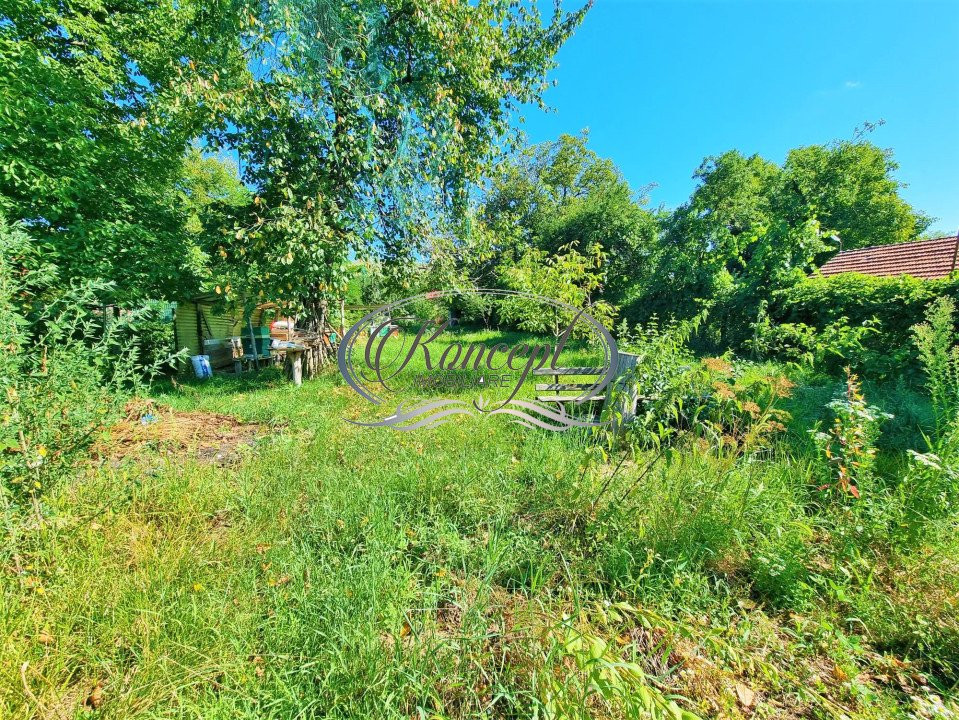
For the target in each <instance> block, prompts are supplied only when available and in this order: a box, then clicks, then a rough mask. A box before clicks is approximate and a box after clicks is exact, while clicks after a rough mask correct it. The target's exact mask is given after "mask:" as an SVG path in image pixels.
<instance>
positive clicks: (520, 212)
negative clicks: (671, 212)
mask: <svg viewBox="0 0 959 720" xmlns="http://www.w3.org/2000/svg"><path fill="white" fill-rule="evenodd" d="M588 141H589V135H588V133H587V132H586V131H584V132H583V133H582V134H580V135H579V136H572V135H561V136H560V138H559V139H558V140H556V141H554V142H547V143H542V144H540V145H534V146H532V147H529V148H526V149H525V150H523V151H522V152H519V153H517V154H515V155H514V156H513V157H512V158H510V161H509V162H508V163H506V164H505V165H504V166H503V167H502V168H500V169H499V170H498V171H497V172H496V174H495V175H494V176H493V179H492V182H491V187H490V188H489V190H488V191H487V193H486V195H485V197H484V198H483V201H482V207H481V223H482V225H483V226H484V228H483V229H485V230H486V231H487V232H491V233H493V235H494V239H493V240H492V241H491V242H490V243H489V247H488V248H486V250H487V253H488V255H489V256H490V257H489V258H488V259H487V260H486V264H487V266H502V265H509V264H510V263H511V262H513V261H515V260H516V258H518V257H519V256H521V255H522V254H523V251H524V248H526V247H533V248H536V249H538V250H541V251H543V252H545V253H547V254H550V255H552V254H558V253H560V252H561V249H562V248H565V247H568V246H570V245H572V244H573V243H577V244H578V245H579V247H582V248H586V247H594V246H598V247H600V248H601V249H602V251H603V252H604V253H605V254H606V257H607V262H606V266H605V267H604V271H603V275H602V289H603V293H604V295H605V296H606V297H607V298H608V299H609V300H610V301H611V302H616V299H617V298H619V297H621V296H622V293H623V292H624V290H625V288H626V287H627V286H628V285H629V284H630V282H631V278H632V277H633V276H634V275H635V273H636V270H637V266H640V265H642V263H643V262H644V261H645V257H646V256H647V255H648V254H649V252H650V248H651V246H652V243H653V242H654V239H655V236H656V231H657V228H656V217H655V215H654V214H653V213H651V212H650V211H649V210H646V209H645V208H644V207H643V205H644V204H645V199H644V198H642V197H637V196H636V195H635V194H634V192H633V190H632V189H631V188H630V187H629V184H628V183H627V182H626V181H625V179H624V178H623V176H622V174H621V173H620V171H619V170H618V169H617V168H616V166H615V165H614V164H613V162H612V161H611V160H609V159H606V158H601V157H599V156H598V155H597V154H596V153H595V152H594V151H592V150H590V149H589V148H588V147H587V144H588ZM483 229H480V232H482V231H483Z"/></svg>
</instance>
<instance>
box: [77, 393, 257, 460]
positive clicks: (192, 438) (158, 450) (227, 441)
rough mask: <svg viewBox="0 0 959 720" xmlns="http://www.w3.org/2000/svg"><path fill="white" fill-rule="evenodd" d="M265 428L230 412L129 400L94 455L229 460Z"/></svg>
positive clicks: (103, 458)
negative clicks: (184, 410) (215, 411)
mask: <svg viewBox="0 0 959 720" xmlns="http://www.w3.org/2000/svg"><path fill="white" fill-rule="evenodd" d="M267 433H268V428H267V427H266V426H265V425H261V424H258V423H245V422H242V421H241V420H238V419H236V418H235V417H232V416H230V415H221V414H219V413H211V412H202V411H191V412H179V411H177V410H174V409H173V408H171V407H167V406H164V405H158V404H156V403H154V402H153V401H152V400H135V401H131V402H130V403H128V404H127V406H126V417H125V418H124V419H123V420H121V421H120V422H118V423H116V424H115V425H113V426H112V427H111V428H110V429H109V431H108V437H106V438H104V439H103V440H100V441H98V442H97V443H96V444H95V445H94V446H93V455H94V457H95V458H96V459H101V460H107V461H108V462H113V463H120V462H121V461H123V460H126V459H130V458H133V459H143V458H144V457H146V456H148V455H150V454H156V455H160V456H165V457H170V456H173V457H192V458H196V459H198V460H200V461H203V462H209V463H215V464H217V465H230V464H233V463H235V462H237V461H238V460H239V459H240V452H239V451H240V448H241V447H243V446H249V445H252V444H253V443H254V442H255V441H256V438H257V436H259V435H266V434H267Z"/></svg>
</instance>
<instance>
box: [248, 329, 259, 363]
mask: <svg viewBox="0 0 959 720" xmlns="http://www.w3.org/2000/svg"><path fill="white" fill-rule="evenodd" d="M246 327H247V329H248V330H249V331H250V346H251V347H252V348H253V365H254V366H256V369H257V370H259V369H260V356H259V354H258V353H257V351H256V337H254V335H253V318H252V317H248V318H247V319H246Z"/></svg>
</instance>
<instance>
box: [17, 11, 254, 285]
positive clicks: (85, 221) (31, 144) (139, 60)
mask: <svg viewBox="0 0 959 720" xmlns="http://www.w3.org/2000/svg"><path fill="white" fill-rule="evenodd" d="M228 8H229V4H228V3H222V2H219V0H209V2H207V0H183V1H177V2H173V0H159V1H158V2H145V3H144V2H134V1H131V0H120V2H112V3H107V2H104V1H103V0H80V1H79V2H70V3H64V2H59V1H57V0H38V1H34V0H11V1H9V2H7V3H4V5H3V9H2V10H0V210H2V211H3V212H4V213H5V214H6V215H7V217H8V218H9V219H10V220H11V221H23V222H24V223H25V225H24V227H25V228H26V229H27V230H28V231H29V233H30V234H31V236H32V237H34V238H35V239H36V240H38V241H39V242H40V243H41V244H42V246H43V250H44V253H45V254H46V255H47V256H48V257H49V258H50V259H51V260H52V261H54V262H55V263H56V264H57V266H58V267H59V268H60V272H61V274H62V277H63V279H64V280H65V281H69V280H71V279H75V278H94V277H96V278H102V279H104V280H109V281H115V287H116V289H115V291H113V294H114V299H121V300H122V299H130V298H139V297H144V296H151V295H154V296H156V295H162V294H172V293H174V292H175V291H176V289H177V288H179V287H180V286H181V285H182V284H184V283H186V284H188V285H189V284H190V283H195V275H196V273H197V272H198V271H199V270H200V268H198V267H196V266H195V265H194V260H195V259H196V257H195V256H194V255H192V254H191V253H189V252H184V246H183V244H184V242H187V238H186V236H185V234H184V233H183V221H184V216H183V210H182V208H181V207H180V205H179V202H178V200H179V198H178V194H177V192H176V190H175V182H176V180H177V178H178V177H179V172H180V167H181V160H182V157H183V154H184V151H185V149H186V146H187V143H188V142H189V140H190V139H191V138H192V137H194V136H195V135H197V134H198V133H199V132H200V131H201V130H202V129H203V128H204V127H206V126H207V125H208V124H209V123H210V122H211V121H212V120H211V107H210V106H209V105H208V104H207V103H206V102H205V101H204V100H205V98H207V97H208V95H209V92H208V91H209V90H210V89H211V88H213V87H214V86H215V85H216V84H217V82H218V80H219V78H220V76H221V75H222V76H234V75H235V74H236V73H228V72H226V71H225V69H224V68H228V67H236V68H240V69H242V68H243V60H242V56H241V54H240V49H239V35H238V34H237V33H235V32H233V28H232V27H231V24H230V20H231V18H232V15H231V13H230V12H228Z"/></svg>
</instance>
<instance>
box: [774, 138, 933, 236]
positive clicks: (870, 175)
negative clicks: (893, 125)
mask: <svg viewBox="0 0 959 720" xmlns="http://www.w3.org/2000/svg"><path fill="white" fill-rule="evenodd" d="M898 167H899V166H898V164H896V162H895V161H894V160H893V155H892V151H891V150H883V149H882V148H879V147H877V146H875V145H873V144H872V143H868V142H854V141H843V142H838V143H834V144H832V145H810V146H808V147H803V148H797V149H795V150H792V151H790V153H789V155H788V157H787V158H786V163H785V165H784V166H783V174H784V183H783V187H782V190H781V193H780V197H779V198H778V210H779V212H780V213H781V214H782V215H783V216H785V217H787V218H792V219H801V218H810V217H814V218H816V219H817V220H818V221H819V223H820V224H821V225H822V227H823V228H824V229H825V230H828V231H829V232H830V233H835V234H838V236H839V238H840V239H841V240H842V247H843V249H845V250H852V249H854V248H859V247H866V246H869V245H888V244H891V243H899V242H906V241H907V240H914V239H915V238H916V237H918V236H919V235H920V234H921V233H922V232H923V231H924V230H925V229H926V228H927V227H929V225H930V224H931V222H932V218H930V217H929V216H927V215H925V214H923V213H921V212H917V211H916V210H915V209H913V208H912V206H911V205H909V203H907V202H906V201H905V200H903V198H902V197H901V196H900V195H899V191H900V190H901V189H902V187H903V184H902V183H901V182H899V181H898V180H896V179H895V177H893V173H894V172H895V171H896V170H897V169H898Z"/></svg>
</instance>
